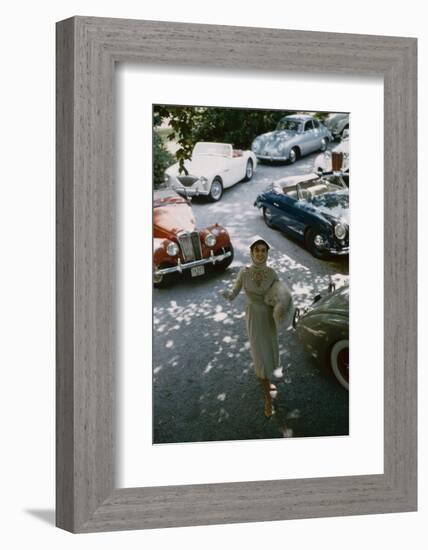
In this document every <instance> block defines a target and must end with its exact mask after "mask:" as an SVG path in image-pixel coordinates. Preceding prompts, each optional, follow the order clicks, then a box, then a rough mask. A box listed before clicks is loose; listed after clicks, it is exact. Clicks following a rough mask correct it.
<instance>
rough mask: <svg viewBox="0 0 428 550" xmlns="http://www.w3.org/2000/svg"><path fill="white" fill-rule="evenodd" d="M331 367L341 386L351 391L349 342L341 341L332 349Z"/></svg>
mask: <svg viewBox="0 0 428 550" xmlns="http://www.w3.org/2000/svg"><path fill="white" fill-rule="evenodd" d="M330 366H331V370H332V372H333V374H334V376H335V377H336V379H337V381H338V382H339V384H341V385H342V386H343V387H344V388H345V389H346V390H348V389H349V341H348V340H339V341H338V342H336V343H335V344H334V346H333V347H332V348H331V352H330Z"/></svg>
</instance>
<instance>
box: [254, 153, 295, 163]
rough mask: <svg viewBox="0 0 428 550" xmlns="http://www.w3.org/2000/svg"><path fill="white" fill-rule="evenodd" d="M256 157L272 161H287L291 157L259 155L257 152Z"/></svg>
mask: <svg viewBox="0 0 428 550" xmlns="http://www.w3.org/2000/svg"><path fill="white" fill-rule="evenodd" d="M256 157H257V160H270V161H271V162H272V161H274V160H279V161H286V160H288V158H289V157H274V156H272V155H257V154H256Z"/></svg>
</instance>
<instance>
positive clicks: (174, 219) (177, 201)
mask: <svg viewBox="0 0 428 550" xmlns="http://www.w3.org/2000/svg"><path fill="white" fill-rule="evenodd" d="M154 206H155V207H154V209H153V231H154V237H158V238H168V239H174V238H176V235H177V233H179V232H180V231H194V230H195V229H196V222H195V218H194V217H193V212H192V209H191V208H190V206H189V204H188V203H187V201H186V200H185V199H181V198H178V197H177V198H176V197H173V198H168V199H164V200H160V201H156V202H155V205H154Z"/></svg>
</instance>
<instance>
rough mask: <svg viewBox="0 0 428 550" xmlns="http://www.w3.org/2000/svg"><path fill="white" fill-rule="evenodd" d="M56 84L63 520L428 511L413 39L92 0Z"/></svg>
mask: <svg viewBox="0 0 428 550" xmlns="http://www.w3.org/2000/svg"><path fill="white" fill-rule="evenodd" d="M57 98H58V100H57V167H58V171H57V218H58V224H57V525H58V526H59V527H62V528H64V529H67V530H70V531H72V532H91V531H103V530H119V529H138V528H157V527H168V526H184V525H204V524H214V523H233V522H245V521H269V520H280V519H288V518H303V517H320V516H333V515H347V514H348V515H349V514H367V513H380V512H395V511H411V510H415V509H416V238H415V236H416V41H415V40H414V39H410V38H398V37H381V36H359V35H341V34H328V33H316V32H300V31H285V30H275V29H248V28H239V27H219V26H211V25H188V24H180V23H166V22H147V21H130V20H112V19H98V18H85V17H75V18H72V19H69V20H66V21H63V22H60V23H58V28H57ZM403 143H406V144H407V146H406V147H403ZM351 171H352V177H351V174H350V172H351ZM351 226H352V231H351V229H350V228H351ZM349 289H350V291H349ZM244 295H245V298H244ZM232 299H233V300H232ZM349 304H350V307H349ZM331 323H333V329H332V328H331V327H330V324H331ZM320 335H321V336H320ZM349 342H351V345H349ZM311 356H312V357H311ZM349 365H351V368H350V369H348V366H349ZM348 373H349V374H348ZM315 457H316V459H315ZM171 464H174V465H175V466H174V468H171ZM266 466H267V467H266Z"/></svg>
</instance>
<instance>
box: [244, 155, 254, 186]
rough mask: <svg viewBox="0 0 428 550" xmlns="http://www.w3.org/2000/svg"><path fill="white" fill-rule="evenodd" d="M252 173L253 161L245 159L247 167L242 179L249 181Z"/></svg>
mask: <svg viewBox="0 0 428 550" xmlns="http://www.w3.org/2000/svg"><path fill="white" fill-rule="evenodd" d="M253 174H254V166H253V161H252V160H251V159H248V160H247V167H246V168H245V178H244V181H250V179H251V178H252V177H253Z"/></svg>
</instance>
